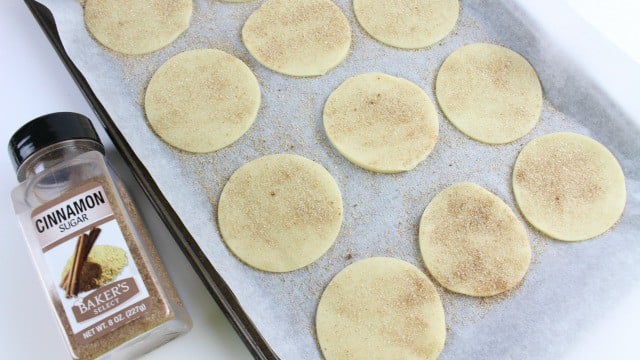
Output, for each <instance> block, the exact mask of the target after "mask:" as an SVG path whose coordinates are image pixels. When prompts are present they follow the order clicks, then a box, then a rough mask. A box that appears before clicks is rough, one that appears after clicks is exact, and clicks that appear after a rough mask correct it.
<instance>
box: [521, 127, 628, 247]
mask: <svg viewBox="0 0 640 360" xmlns="http://www.w3.org/2000/svg"><path fill="white" fill-rule="evenodd" d="M513 193H514V195H515V198H516V202H517V204H518V207H519V208H520V210H521V211H522V214H523V215H524V217H525V218H526V219H527V220H528V221H529V222H530V223H531V225H533V226H534V227H536V228H537V229H538V230H540V231H542V232H543V233H545V234H546V235H548V236H550V237H552V238H554V239H558V240H564V241H579V240H586V239H590V238H593V237H595V236H598V235H600V234H602V233H604V232H605V231H607V230H609V229H610V228H611V227H612V226H613V225H615V223H616V222H617V221H618V219H620V216H621V215H622V211H623V210H624V206H625V202H626V190H625V181H624V173H623V172H622V169H621V168H620V164H618V161H617V160H616V158H615V157H614V156H613V155H612V154H611V153H610V152H609V150H607V148H605V147H604V146H603V145H602V144H600V143H599V142H597V141H595V140H593V139H591V138H588V137H586V136H583V135H579V134H574V133H568V132H565V133H555V134H549V135H545V136H541V137H539V138H537V139H534V140H533V141H531V142H530V143H528V144H527V145H526V146H525V147H524V148H523V149H522V151H521V152H520V155H518V159H517V160H516V164H515V166H514V168H513Z"/></svg>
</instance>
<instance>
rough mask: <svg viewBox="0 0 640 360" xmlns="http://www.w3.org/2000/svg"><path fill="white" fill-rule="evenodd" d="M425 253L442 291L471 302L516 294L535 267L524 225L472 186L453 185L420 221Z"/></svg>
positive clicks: (493, 197)
mask: <svg viewBox="0 0 640 360" xmlns="http://www.w3.org/2000/svg"><path fill="white" fill-rule="evenodd" d="M420 251H421V253H422V258H423V259H424V263H425V265H426V267H427V269H428V270H429V272H430V273H431V275H432V276H433V277H434V278H435V279H436V280H437V281H438V282H439V283H440V284H441V285H442V286H444V287H445V288H447V289H449V290H451V291H454V292H457V293H460V294H465V295H471V296H493V295H497V294H500V293H502V292H505V291H507V290H509V289H512V288H513V287H515V286H516V285H517V284H519V283H520V281H521V280H522V278H524V275H525V273H526V272H527V269H528V268H529V263H530V262H531V247H530V245H529V240H528V239H527V233H526V232H525V228H524V225H523V224H522V223H521V222H520V221H519V220H518V218H516V216H515V215H514V214H513V212H512V211H511V209H510V208H509V207H508V206H507V205H506V204H505V203H504V202H503V201H502V200H501V199H500V198H498V197H497V196H496V195H494V194H492V193H490V192H489V191H487V190H485V189H484V188H482V187H480V186H478V185H475V184H472V183H460V184H456V185H452V186H450V187H448V188H446V189H445V190H443V191H442V192H440V193H439V194H438V195H436V196H435V197H434V198H433V200H431V202H430V203H429V205H428V206H427V208H426V210H425V211H424V214H423V215H422V219H421V220H420Z"/></svg>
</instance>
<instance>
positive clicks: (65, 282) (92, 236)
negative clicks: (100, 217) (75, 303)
mask: <svg viewBox="0 0 640 360" xmlns="http://www.w3.org/2000/svg"><path fill="white" fill-rule="evenodd" d="M101 231H102V229H100V228H98V227H92V228H91V230H90V231H89V235H88V240H87V245H86V246H85V250H84V251H83V252H82V259H83V267H84V264H85V263H86V262H87V259H88V258H89V253H91V249H92V248H93V245H94V244H95V243H96V240H98V236H99V235H100V232H101ZM79 240H80V238H78V241H79ZM76 251H77V248H76ZM74 259H75V253H74ZM71 268H73V264H72V266H71ZM80 274H82V269H80ZM79 276H80V275H79ZM70 277H71V269H69V271H67V273H66V274H64V277H63V278H62V282H61V283H60V287H61V288H63V289H65V290H67V288H68V286H69V279H70ZM76 295H77V294H76ZM68 297H69V296H67V298H68Z"/></svg>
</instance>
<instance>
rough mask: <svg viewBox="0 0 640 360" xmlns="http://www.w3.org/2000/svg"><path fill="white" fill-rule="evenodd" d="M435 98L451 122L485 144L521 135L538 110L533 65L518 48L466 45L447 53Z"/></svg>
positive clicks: (539, 91) (538, 94)
mask: <svg viewBox="0 0 640 360" xmlns="http://www.w3.org/2000/svg"><path fill="white" fill-rule="evenodd" d="M436 97H437V98H438V103H439V104H440V106H441V107H442V111H443V112H444V113H445V114H446V116H447V118H448V119H449V120H450V121H451V123H453V125H454V126H456V127H457V128H458V129H459V130H460V131H462V132H463V133H464V134H466V135H467V136H469V137H471V138H473V139H476V140H478V141H482V142H485V143H489V144H504V143H509V142H511V141H514V140H517V139H519V138H520V137H522V136H524V135H525V134H527V133H528V132H529V131H531V129H533V127H534V126H535V125H536V123H537V122H538V119H539V118H540V113H541V109H542V88H541V86H540V82H539V80H538V75H537V74H536V72H535V70H534V69H533V67H532V66H531V65H530V64H529V63H528V62H527V60H526V59H524V58H523V57H522V56H521V55H519V54H518V53H516V52H514V51H512V50H510V49H507V48H505V47H502V46H498V45H493V44H483V43H476V44H471V45H467V46H464V47H462V48H459V49H457V50H456V51H454V52H453V53H452V54H451V55H449V57H447V59H446V60H445V62H444V63H443V64H442V66H441V67H440V70H439V71H438V76H437V79H436Z"/></svg>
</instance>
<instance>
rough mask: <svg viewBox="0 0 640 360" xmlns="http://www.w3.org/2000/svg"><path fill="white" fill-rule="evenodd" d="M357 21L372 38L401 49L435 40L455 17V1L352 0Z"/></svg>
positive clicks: (456, 14) (421, 46)
mask: <svg viewBox="0 0 640 360" xmlns="http://www.w3.org/2000/svg"><path fill="white" fill-rule="evenodd" d="M353 10H354V13H355V15H356V18H357V19H358V22H359V23H360V25H362V27H363V28H364V29H365V31H366V32H367V33H369V35H371V36H372V37H373V38H374V39H376V40H378V41H380V42H382V43H384V44H387V45H391V46H395V47H397V48H401V49H419V48H424V47H427V46H430V45H433V44H435V43H437V42H438V41H440V40H442V39H443V38H444V37H445V36H447V34H449V33H450V32H451V30H452V29H453V27H454V26H455V25H456V21H457V20H458V13H459V11H460V4H459V3H458V0H385V1H380V0H353Z"/></svg>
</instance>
